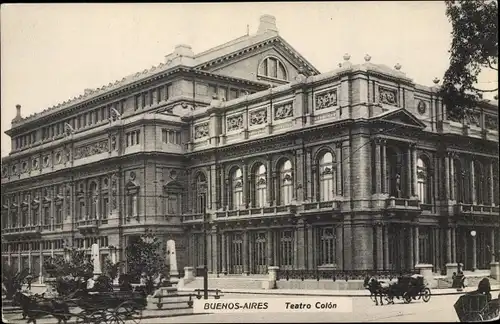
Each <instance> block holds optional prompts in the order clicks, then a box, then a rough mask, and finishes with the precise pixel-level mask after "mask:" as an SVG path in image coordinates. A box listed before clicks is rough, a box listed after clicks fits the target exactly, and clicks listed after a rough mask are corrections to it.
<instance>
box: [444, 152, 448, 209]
mask: <svg viewBox="0 0 500 324" xmlns="http://www.w3.org/2000/svg"><path fill="white" fill-rule="evenodd" d="M444 177H445V180H444V197H443V198H445V199H446V200H448V199H450V152H446V155H445V157H444Z"/></svg>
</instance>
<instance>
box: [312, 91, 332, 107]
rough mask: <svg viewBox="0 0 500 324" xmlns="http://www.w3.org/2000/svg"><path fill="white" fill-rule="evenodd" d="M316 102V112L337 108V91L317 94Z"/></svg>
mask: <svg viewBox="0 0 500 324" xmlns="http://www.w3.org/2000/svg"><path fill="white" fill-rule="evenodd" d="M314 102H315V110H321V109H326V108H331V107H335V106H337V89H331V90H328V91H325V92H322V93H319V94H317V95H316V97H315V100H314Z"/></svg>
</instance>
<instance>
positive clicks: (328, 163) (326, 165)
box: [318, 152, 337, 201]
mask: <svg viewBox="0 0 500 324" xmlns="http://www.w3.org/2000/svg"><path fill="white" fill-rule="evenodd" d="M334 162H335V161H334V158H333V154H332V153H330V152H326V153H324V154H323V155H321V157H320V158H319V160H318V170H319V193H320V200H321V201H331V200H333V197H334V195H335V192H336V185H335V184H336V176H337V174H336V170H335V168H334Z"/></svg>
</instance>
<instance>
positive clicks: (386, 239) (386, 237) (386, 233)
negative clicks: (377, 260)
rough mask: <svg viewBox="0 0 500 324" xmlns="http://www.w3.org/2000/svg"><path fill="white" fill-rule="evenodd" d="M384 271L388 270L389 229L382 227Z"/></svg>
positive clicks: (386, 226)
mask: <svg viewBox="0 0 500 324" xmlns="http://www.w3.org/2000/svg"><path fill="white" fill-rule="evenodd" d="M384 270H389V227H388V225H385V226H384Z"/></svg>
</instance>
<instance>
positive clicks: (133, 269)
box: [126, 234, 167, 294]
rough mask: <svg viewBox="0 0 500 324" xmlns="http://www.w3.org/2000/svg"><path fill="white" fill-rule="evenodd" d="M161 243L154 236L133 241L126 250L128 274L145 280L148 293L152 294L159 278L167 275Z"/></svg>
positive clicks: (144, 236)
mask: <svg viewBox="0 0 500 324" xmlns="http://www.w3.org/2000/svg"><path fill="white" fill-rule="evenodd" d="M161 243H162V242H161V241H160V240H158V238H157V237H155V236H154V235H152V234H145V235H143V236H141V237H138V238H136V239H135V240H132V241H131V242H130V244H129V246H127V248H126V254H127V264H128V273H129V275H130V276H131V277H132V278H133V279H134V280H135V281H139V280H140V278H141V277H142V278H144V280H145V285H146V292H147V293H148V294H151V293H152V292H153V291H154V288H155V286H156V285H155V282H156V281H157V280H158V278H159V277H165V276H166V275H167V266H166V265H165V261H164V253H161V252H164V251H163V248H162V245H161Z"/></svg>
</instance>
